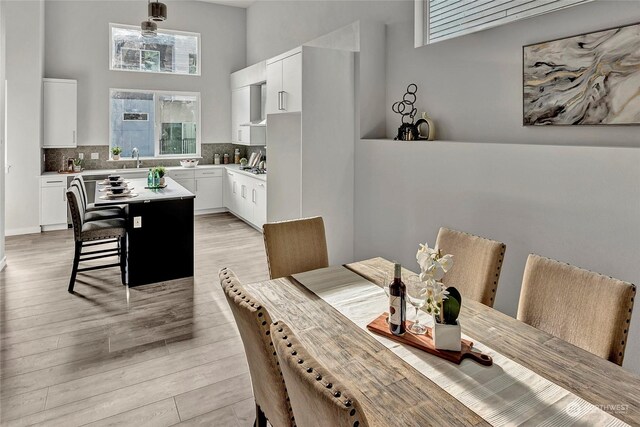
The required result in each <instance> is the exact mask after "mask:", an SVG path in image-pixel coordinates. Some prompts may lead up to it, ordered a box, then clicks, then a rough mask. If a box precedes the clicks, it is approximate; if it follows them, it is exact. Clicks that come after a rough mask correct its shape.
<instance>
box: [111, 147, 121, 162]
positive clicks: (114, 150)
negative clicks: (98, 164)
mask: <svg viewBox="0 0 640 427" xmlns="http://www.w3.org/2000/svg"><path fill="white" fill-rule="evenodd" d="M120 153H122V148H120V147H118V146H117V145H116V146H115V147H113V148H112V149H111V155H112V157H113V160H120Z"/></svg>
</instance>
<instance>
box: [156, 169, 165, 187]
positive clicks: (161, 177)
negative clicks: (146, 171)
mask: <svg viewBox="0 0 640 427" xmlns="http://www.w3.org/2000/svg"><path fill="white" fill-rule="evenodd" d="M156 172H158V176H159V177H160V186H161V187H162V186H164V176H165V174H166V173H167V170H166V169H165V167H164V166H156V167H155V168H153V174H154V175H155V173H156Z"/></svg>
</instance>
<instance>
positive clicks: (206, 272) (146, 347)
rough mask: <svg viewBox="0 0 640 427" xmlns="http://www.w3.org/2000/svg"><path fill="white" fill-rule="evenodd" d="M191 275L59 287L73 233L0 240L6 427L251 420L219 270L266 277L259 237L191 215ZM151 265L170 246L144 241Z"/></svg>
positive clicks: (243, 367) (90, 277)
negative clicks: (1, 252)
mask: <svg viewBox="0 0 640 427" xmlns="http://www.w3.org/2000/svg"><path fill="white" fill-rule="evenodd" d="M195 232H196V239H195V242H196V250H195V251H196V273H195V277H194V278H193V279H188V280H178V281H173V282H166V283H158V284H153V285H147V286H142V287H137V288H131V289H130V290H129V291H128V292H127V289H126V288H125V287H124V286H122V285H121V284H120V281H119V280H120V279H119V278H120V275H119V272H118V269H105V270H97V271H93V272H86V273H80V274H79V275H78V281H77V282H76V286H75V290H76V294H75V295H71V294H69V293H67V290H66V289H67V284H68V280H69V275H70V272H71V261H72V259H73V236H72V231H71V230H66V231H56V232H48V233H42V234H34V235H27V236H16V237H9V238H7V245H6V248H7V251H6V252H7V259H8V265H7V268H6V269H5V270H4V271H3V272H1V273H0V297H1V301H0V310H1V313H0V315H1V319H0V320H1V322H2V323H1V326H0V334H1V341H0V343H1V347H0V353H1V355H0V357H1V363H2V366H1V369H0V381H1V382H0V394H1V399H2V400H1V407H0V411H1V414H0V417H1V422H2V425H32V424H43V425H48V426H49V425H52V426H54V425H55V426H57V425H60V426H75V425H91V426H98V425H99V426H105V425H136V426H137V427H139V426H143V425H152V426H169V425H174V424H180V425H216V426H249V425H252V424H253V420H254V403H253V398H252V392H251V383H250V378H249V371H248V367H247V364H246V359H245V355H244V351H243V347H242V342H241V340H240V337H239V335H238V331H237V329H236V326H235V323H234V322H233V316H232V315H231V312H230V310H229V307H228V306H227V303H226V301H225V299H224V295H223V293H222V290H221V288H220V285H219V282H218V279H217V272H218V269H220V268H221V267H225V266H226V267H229V268H231V269H233V270H234V271H235V272H236V274H238V276H239V277H240V280H242V281H245V282H254V281H259V280H265V279H267V278H268V270H267V264H266V257H265V253H264V246H263V243H262V235H261V234H260V233H259V232H257V231H255V230H254V229H252V228H251V227H249V226H248V225H246V224H244V223H243V222H241V221H240V220H238V219H236V218H235V217H233V216H232V215H230V214H216V215H206V216H199V217H196V222H195ZM149 250H156V251H157V253H158V264H162V263H167V262H171V248H169V247H165V248H149Z"/></svg>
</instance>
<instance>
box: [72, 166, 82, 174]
mask: <svg viewBox="0 0 640 427" xmlns="http://www.w3.org/2000/svg"><path fill="white" fill-rule="evenodd" d="M73 171H74V172H82V166H76V165H73Z"/></svg>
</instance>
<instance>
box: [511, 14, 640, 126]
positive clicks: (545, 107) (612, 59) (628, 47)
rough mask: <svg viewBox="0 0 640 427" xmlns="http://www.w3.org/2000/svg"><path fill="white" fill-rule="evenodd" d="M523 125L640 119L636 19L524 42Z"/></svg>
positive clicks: (639, 51)
mask: <svg viewBox="0 0 640 427" xmlns="http://www.w3.org/2000/svg"><path fill="white" fill-rule="evenodd" d="M523 84H524V94H523V101H524V108H523V123H524V125H629V124H636V125H637V124H640V24H633V25H627V26H624V27H618V28H613V29H609V30H603V31H598V32H594V33H589V34H583V35H579V36H573V37H567V38H564V39H559V40H553V41H548V42H544V43H537V44H532V45H529V46H524V47H523Z"/></svg>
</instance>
